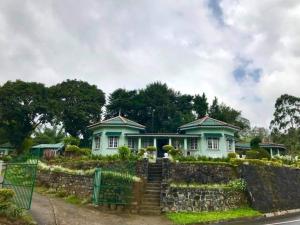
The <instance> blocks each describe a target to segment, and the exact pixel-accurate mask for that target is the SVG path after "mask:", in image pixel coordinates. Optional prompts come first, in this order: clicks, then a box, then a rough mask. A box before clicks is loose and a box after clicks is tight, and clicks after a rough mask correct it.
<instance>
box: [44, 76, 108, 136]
mask: <svg viewBox="0 0 300 225" xmlns="http://www.w3.org/2000/svg"><path fill="white" fill-rule="evenodd" d="M50 94H51V100H52V102H51V103H52V106H53V109H54V111H55V115H56V119H57V121H61V122H62V123H63V125H64V128H65V131H66V132H67V133H69V134H70V135H71V136H74V137H78V136H79V135H83V137H84V139H85V140H86V139H88V138H89V136H90V133H89V131H88V129H87V126H88V125H89V124H91V123H95V122H98V121H99V120H100V119H101V108H102V107H103V106H104V104H105V95H104V93H103V91H102V90H100V89H98V88H97V86H96V85H90V84H89V83H87V82H84V81H79V80H66V81H63V82H62V83H59V84H57V85H55V86H52V87H50Z"/></svg>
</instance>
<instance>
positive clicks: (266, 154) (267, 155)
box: [256, 148, 271, 159]
mask: <svg viewBox="0 0 300 225" xmlns="http://www.w3.org/2000/svg"><path fill="white" fill-rule="evenodd" d="M256 151H258V153H259V159H263V158H266V159H271V155H270V153H269V152H268V151H267V150H265V149H263V148H260V149H257V150H256Z"/></svg>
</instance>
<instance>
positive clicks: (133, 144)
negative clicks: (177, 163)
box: [125, 133, 201, 157]
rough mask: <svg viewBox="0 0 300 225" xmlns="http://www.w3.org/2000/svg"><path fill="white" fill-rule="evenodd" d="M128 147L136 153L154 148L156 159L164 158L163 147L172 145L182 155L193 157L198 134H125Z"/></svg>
mask: <svg viewBox="0 0 300 225" xmlns="http://www.w3.org/2000/svg"><path fill="white" fill-rule="evenodd" d="M125 137H126V138H127V141H128V147H130V148H131V149H133V150H134V151H135V152H137V151H138V150H139V149H141V148H147V147H148V146H154V147H155V148H156V149H157V153H156V154H157V157H163V156H164V153H165V152H164V150H163V146H164V145H172V146H174V147H175V148H176V149H181V150H182V153H183V155H185V156H187V155H194V154H195V152H196V151H198V150H199V147H200V145H199V144H198V142H199V141H200V138H201V135H200V134H166V133H163V134H160V133H155V134H151V133H147V134H125Z"/></svg>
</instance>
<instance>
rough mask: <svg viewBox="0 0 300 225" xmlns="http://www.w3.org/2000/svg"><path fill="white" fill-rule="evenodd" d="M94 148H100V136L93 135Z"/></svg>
mask: <svg viewBox="0 0 300 225" xmlns="http://www.w3.org/2000/svg"><path fill="white" fill-rule="evenodd" d="M94 140H95V149H100V144H101V136H98V135H97V136H95V138H94Z"/></svg>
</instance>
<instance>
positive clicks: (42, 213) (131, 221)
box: [30, 193, 172, 225]
mask: <svg viewBox="0 0 300 225" xmlns="http://www.w3.org/2000/svg"><path fill="white" fill-rule="evenodd" d="M30 212H31V214H32V216H33V218H34V219H35V220H36V221H37V222H38V224H39V225H71V224H72V225H154V224H155V225H172V223H171V222H170V221H168V220H167V219H166V218H164V217H163V216H141V215H128V214H120V213H119V214H112V213H108V212H102V211H100V210H97V209H93V208H86V207H80V206H76V205H71V204H68V203H66V202H65V201H63V200H61V199H57V198H48V197H47V196H43V195H40V194H37V193H34V195H33V200H32V207H31V210H30ZM54 215H55V216H54Z"/></svg>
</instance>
